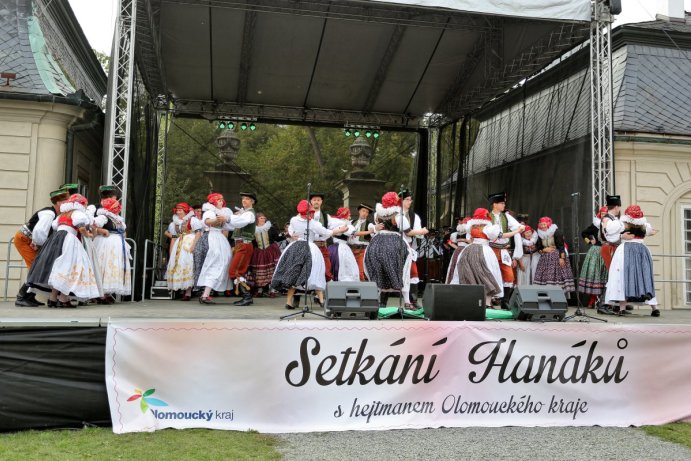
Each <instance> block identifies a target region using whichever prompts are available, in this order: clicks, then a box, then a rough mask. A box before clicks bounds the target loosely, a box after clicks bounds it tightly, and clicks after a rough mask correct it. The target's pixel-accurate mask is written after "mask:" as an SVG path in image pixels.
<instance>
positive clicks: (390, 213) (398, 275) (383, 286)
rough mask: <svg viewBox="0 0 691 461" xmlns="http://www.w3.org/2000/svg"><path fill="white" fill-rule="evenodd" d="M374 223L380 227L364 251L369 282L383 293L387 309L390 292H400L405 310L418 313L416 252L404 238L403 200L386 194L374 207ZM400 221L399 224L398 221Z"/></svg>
mask: <svg viewBox="0 0 691 461" xmlns="http://www.w3.org/2000/svg"><path fill="white" fill-rule="evenodd" d="M375 210H376V214H375V222H376V223H377V224H378V225H380V226H381V229H380V230H377V233H376V234H375V235H374V237H372V240H371V241H370V243H369V245H368V246H367V251H365V271H366V273H367V278H368V279H369V280H371V281H373V282H375V283H376V284H377V288H379V290H380V296H381V299H380V304H381V305H386V297H387V292H396V291H398V292H400V293H401V297H402V298H403V302H404V308H405V309H415V306H413V304H412V303H411V302H410V284H411V282H410V274H411V269H410V268H411V265H412V262H413V250H412V248H411V247H410V246H409V245H408V243H407V242H406V241H405V239H404V238H403V237H402V236H401V231H400V229H399V228H398V226H397V224H396V223H397V222H401V221H402V220H401V216H400V215H401V199H400V197H399V196H398V194H397V193H396V192H387V193H386V194H384V195H383V196H382V199H381V203H377V204H376V206H375ZM396 218H398V221H397V220H396Z"/></svg>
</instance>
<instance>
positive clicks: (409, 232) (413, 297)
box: [394, 189, 429, 306]
mask: <svg viewBox="0 0 691 461" xmlns="http://www.w3.org/2000/svg"><path fill="white" fill-rule="evenodd" d="M398 196H399V198H400V199H401V216H400V217H394V221H395V223H396V225H398V219H401V218H402V224H401V227H402V229H403V238H404V240H405V241H406V243H407V244H408V246H409V247H410V248H411V250H412V251H411V253H410V254H411V258H412V261H411V263H410V292H409V302H410V304H412V305H413V306H416V304H417V286H418V283H420V277H419V275H418V268H417V258H418V252H417V250H418V246H419V245H418V240H419V239H421V238H422V237H424V236H425V235H427V234H428V233H429V231H428V230H427V228H426V227H422V221H421V219H420V216H419V215H417V214H416V213H415V212H413V211H412V210H411V208H412V206H413V194H412V193H411V192H410V191H409V190H408V189H401V191H400V192H399V193H398Z"/></svg>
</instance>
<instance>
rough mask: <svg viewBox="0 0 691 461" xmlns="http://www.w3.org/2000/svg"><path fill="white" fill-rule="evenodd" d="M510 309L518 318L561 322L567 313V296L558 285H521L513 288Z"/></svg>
mask: <svg viewBox="0 0 691 461" xmlns="http://www.w3.org/2000/svg"><path fill="white" fill-rule="evenodd" d="M509 309H511V312H512V313H513V318H515V319H518V320H530V321H533V322H549V321H554V322H561V321H562V320H563V319H564V316H565V315H566V309H567V306H566V296H565V295H564V290H562V289H561V287H558V286H556V285H519V286H517V287H516V288H515V289H514V290H513V295H512V296H511V299H510V300H509Z"/></svg>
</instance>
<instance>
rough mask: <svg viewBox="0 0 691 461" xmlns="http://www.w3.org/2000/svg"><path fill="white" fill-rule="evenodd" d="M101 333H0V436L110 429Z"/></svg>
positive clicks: (67, 330)
mask: <svg viewBox="0 0 691 461" xmlns="http://www.w3.org/2000/svg"><path fill="white" fill-rule="evenodd" d="M106 330H107V329H106V328H84V327H82V328H8V329H0V431H2V432H8V431H17V430H23V429H46V428H57V427H82V426H84V425H89V424H93V425H105V426H108V425H110V424H111V421H110V410H109V409H108V396H107V393H106V384H105V379H104V377H105V369H104V366H105V365H104V362H105V342H106Z"/></svg>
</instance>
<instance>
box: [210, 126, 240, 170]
mask: <svg viewBox="0 0 691 461" xmlns="http://www.w3.org/2000/svg"><path fill="white" fill-rule="evenodd" d="M216 145H217V146H218V150H219V152H220V154H221V162H222V163H221V164H220V165H219V167H221V166H231V165H232V164H233V162H234V161H235V159H236V158H237V157H238V154H239V153H240V138H238V137H237V136H236V135H235V132H234V131H233V130H223V131H222V132H221V134H220V135H219V136H218V137H217V138H216Z"/></svg>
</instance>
